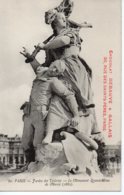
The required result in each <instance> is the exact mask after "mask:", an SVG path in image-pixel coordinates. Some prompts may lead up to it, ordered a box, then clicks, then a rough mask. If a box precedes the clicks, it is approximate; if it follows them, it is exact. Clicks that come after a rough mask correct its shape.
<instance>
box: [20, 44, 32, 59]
mask: <svg viewBox="0 0 124 195" xmlns="http://www.w3.org/2000/svg"><path fill="white" fill-rule="evenodd" d="M22 48H23V52H20V54H22V55H23V56H24V57H26V58H29V57H30V56H31V55H30V53H29V51H28V50H27V48H26V47H22Z"/></svg>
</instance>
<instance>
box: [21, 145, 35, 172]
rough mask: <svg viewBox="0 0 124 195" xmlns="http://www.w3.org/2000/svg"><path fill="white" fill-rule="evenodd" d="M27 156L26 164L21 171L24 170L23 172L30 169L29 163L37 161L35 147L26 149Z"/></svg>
mask: <svg viewBox="0 0 124 195" xmlns="http://www.w3.org/2000/svg"><path fill="white" fill-rule="evenodd" d="M25 158H26V164H25V165H24V167H22V168H21V171H23V172H24V171H26V170H28V165H29V164H30V163H31V162H35V150H34V148H31V149H27V150H25Z"/></svg>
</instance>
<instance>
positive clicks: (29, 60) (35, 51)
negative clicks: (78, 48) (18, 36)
mask: <svg viewBox="0 0 124 195" xmlns="http://www.w3.org/2000/svg"><path fill="white" fill-rule="evenodd" d="M68 24H69V27H70V28H75V29H77V30H80V29H81V28H92V25H91V24H89V23H87V22H84V23H81V24H78V23H76V22H74V21H72V20H68ZM53 37H54V34H52V35H51V36H50V37H48V38H47V39H46V40H45V41H44V42H43V43H44V44H47V43H48V42H49V41H50V40H51V39H52V38H53ZM34 47H35V49H34V51H33V52H32V54H31V56H30V57H28V58H27V59H26V60H25V62H26V63H29V62H32V61H33V60H34V59H35V57H36V55H37V54H38V53H39V52H40V50H41V49H40V48H39V47H38V46H34Z"/></svg>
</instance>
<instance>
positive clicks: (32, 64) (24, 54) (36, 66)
mask: <svg viewBox="0 0 124 195" xmlns="http://www.w3.org/2000/svg"><path fill="white" fill-rule="evenodd" d="M20 54H22V55H23V56H24V57H25V58H26V60H25V62H26V63H27V60H28V58H30V56H31V54H30V53H29V51H28V50H27V49H26V48H25V47H23V52H20ZM30 64H31V67H32V68H33V70H34V72H35V74H36V70H37V68H38V66H40V63H39V62H38V61H37V60H36V59H35V58H34V60H33V61H31V62H30Z"/></svg>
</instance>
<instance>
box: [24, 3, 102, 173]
mask: <svg viewBox="0 0 124 195" xmlns="http://www.w3.org/2000/svg"><path fill="white" fill-rule="evenodd" d="M72 9H73V2H72V1H71V0H63V2H62V3H61V4H60V5H59V6H58V7H56V8H54V9H51V10H48V11H47V12H46V13H45V22H46V24H48V25H51V28H52V29H53V34H52V35H51V36H50V37H49V38H48V39H47V40H45V41H44V42H43V43H39V44H38V45H37V46H35V50H34V51H33V52H32V54H30V53H29V52H28V50H27V49H26V48H25V47H24V48H23V51H22V52H20V53H21V54H22V55H23V56H24V57H25V58H26V60H25V62H26V63H30V64H31V66H32V68H33V70H34V72H35V74H36V78H35V80H34V81H33V85H32V90H31V95H30V98H29V102H25V103H24V104H23V105H22V106H21V109H22V110H23V112H24V115H23V121H24V130H23V136H22V145H23V148H24V151H25V156H26V160H27V163H26V166H25V167H24V169H23V170H26V169H28V170H29V171H33V172H35V171H36V172H37V171H39V170H40V171H41V172H42V175H43V174H46V172H47V169H46V165H47V168H48V167H52V173H51V174H52V175H54V174H55V173H56V174H58V173H59V174H78V173H85V174H93V173H97V172H99V166H98V163H97V150H98V148H99V145H100V144H101V143H102V142H103V137H102V135H101V132H100V131H99V129H98V125H97V120H96V115H95V104H94V102H93V92H92V87H91V82H92V70H91V68H90V67H89V65H88V64H87V63H86V62H85V60H84V59H83V58H82V57H80V51H81V43H82V39H81V37H80V35H79V31H80V29H81V28H83V27H87V28H91V27H92V25H91V24H88V23H86V22H85V23H83V24H78V23H76V22H74V21H72V20H69V16H70V14H71V12H72ZM42 50H44V51H45V54H46V60H45V62H44V63H43V64H40V62H38V61H37V59H36V56H37V54H38V52H41V51H42ZM49 174H50V173H49Z"/></svg>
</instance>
